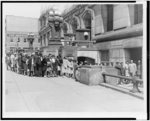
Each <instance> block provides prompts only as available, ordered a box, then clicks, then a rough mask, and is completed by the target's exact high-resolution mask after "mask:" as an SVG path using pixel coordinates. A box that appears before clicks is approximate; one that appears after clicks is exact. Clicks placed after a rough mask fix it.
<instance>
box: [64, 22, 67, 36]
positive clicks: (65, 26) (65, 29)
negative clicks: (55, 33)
mask: <svg viewBox="0 0 150 121" xmlns="http://www.w3.org/2000/svg"><path fill="white" fill-rule="evenodd" d="M63 31H64V34H66V33H67V31H68V28H67V25H66V23H64V24H63Z"/></svg>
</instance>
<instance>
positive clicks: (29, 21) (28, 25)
mask: <svg viewBox="0 0 150 121" xmlns="http://www.w3.org/2000/svg"><path fill="white" fill-rule="evenodd" d="M5 25H6V26H5V27H6V28H5V30H6V36H5V39H6V40H5V47H6V51H7V52H9V51H10V50H13V51H15V50H16V49H24V50H28V49H29V41H28V40H29V35H31V34H32V35H33V49H36V48H40V41H39V38H38V19H37V18H29V17H21V16H12V15H7V16H6V19H5Z"/></svg>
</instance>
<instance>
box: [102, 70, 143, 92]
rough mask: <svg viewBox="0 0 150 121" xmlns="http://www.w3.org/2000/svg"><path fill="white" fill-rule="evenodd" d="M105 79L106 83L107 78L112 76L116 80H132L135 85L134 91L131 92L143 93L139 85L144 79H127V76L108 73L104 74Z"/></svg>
mask: <svg viewBox="0 0 150 121" xmlns="http://www.w3.org/2000/svg"><path fill="white" fill-rule="evenodd" d="M102 75H103V79H104V83H106V76H110V77H116V78H121V79H127V80H131V81H132V83H133V88H132V90H130V92H133V93H135V92H141V91H140V90H139V88H138V84H139V83H143V80H142V79H137V78H136V77H126V76H120V75H113V74H108V73H106V72H103V74H102Z"/></svg>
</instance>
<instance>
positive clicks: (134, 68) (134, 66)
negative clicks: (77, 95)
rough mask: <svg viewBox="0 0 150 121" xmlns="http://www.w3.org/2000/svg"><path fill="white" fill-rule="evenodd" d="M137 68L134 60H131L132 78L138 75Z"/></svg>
mask: <svg viewBox="0 0 150 121" xmlns="http://www.w3.org/2000/svg"><path fill="white" fill-rule="evenodd" d="M136 71H137V67H136V64H135V63H133V60H131V63H130V64H129V73H130V76H131V77H133V76H135V75H136Z"/></svg>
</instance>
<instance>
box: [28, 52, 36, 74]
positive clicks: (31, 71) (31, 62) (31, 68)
mask: <svg viewBox="0 0 150 121" xmlns="http://www.w3.org/2000/svg"><path fill="white" fill-rule="evenodd" d="M28 68H29V76H33V75H34V73H35V72H34V69H35V58H34V54H33V53H32V55H31V57H30V58H29V61H28Z"/></svg>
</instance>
